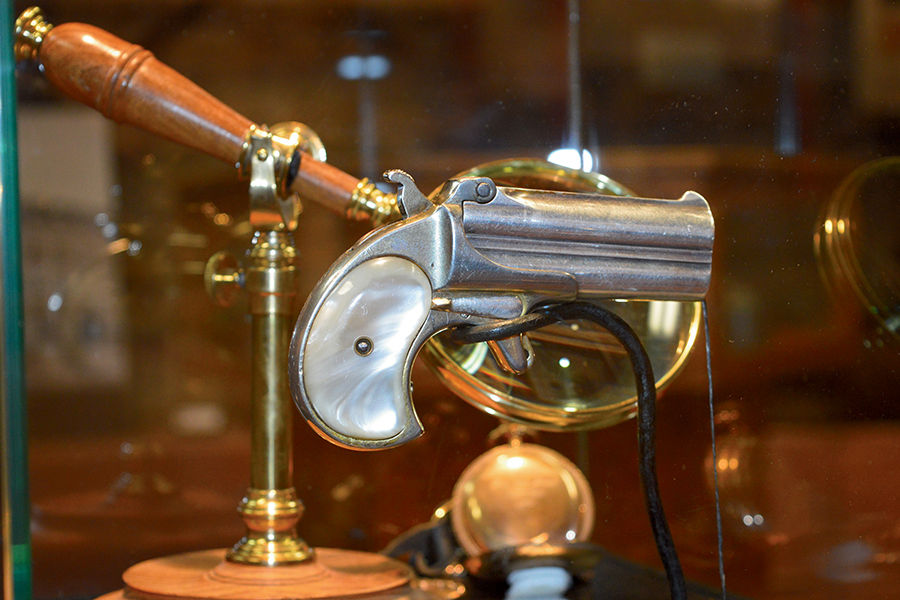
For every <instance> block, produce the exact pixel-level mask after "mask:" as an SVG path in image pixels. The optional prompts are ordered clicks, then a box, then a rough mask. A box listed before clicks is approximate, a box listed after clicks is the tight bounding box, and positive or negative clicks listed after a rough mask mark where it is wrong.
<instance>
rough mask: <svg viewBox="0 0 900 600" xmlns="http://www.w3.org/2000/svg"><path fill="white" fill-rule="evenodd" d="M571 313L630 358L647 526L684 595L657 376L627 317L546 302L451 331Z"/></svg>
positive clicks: (507, 326) (485, 329)
mask: <svg viewBox="0 0 900 600" xmlns="http://www.w3.org/2000/svg"><path fill="white" fill-rule="evenodd" d="M572 319H585V320H589V321H593V322H594V323H597V324H599V325H600V326H602V327H603V328H604V329H606V330H607V331H609V332H610V333H611V334H612V335H613V336H615V338H616V339H618V340H619V342H620V343H621V344H622V346H623V347H624V348H625V350H626V352H627V353H628V357H629V358H630V359H631V369H632V371H633V372H634V380H635V384H636V387H637V404H638V419H637V421H638V454H639V470H640V476H641V484H642V486H643V489H644V500H645V503H646V506H647V514H648V516H649V518H650V528H651V529H652V530H653V538H654V540H655V541H656V549H657V551H658V552H659V557H660V560H661V561H662V563H663V568H664V569H665V572H666V577H667V579H668V582H669V592H670V596H671V598H672V600H685V599H686V598H687V586H686V585H685V581H684V573H683V571H682V569H681V562H680V561H679V559H678V554H677V552H676V551H675V544H674V542H673V541H672V533H671V531H670V530H669V525H668V523H667V522H666V515H665V512H664V511H663V506H662V500H661V499H660V496H659V485H658V483H657V478H656V380H655V378H654V376H653V367H652V365H651V364H650V358H649V357H648V356H647V351H646V350H645V349H644V346H643V345H642V344H641V341H640V339H639V338H638V336H637V334H636V333H634V330H632V329H631V327H630V326H629V325H628V323H626V322H625V321H624V320H623V319H622V318H621V317H619V316H618V315H616V314H614V313H612V312H610V311H608V310H606V309H604V308H601V307H599V306H596V305H594V304H588V303H586V302H572V303H568V304H557V305H552V306H545V307H542V308H539V309H537V310H536V311H535V312H533V313H529V314H527V315H525V316H523V317H520V318H518V319H512V320H509V321H502V322H500V323H497V324H493V323H492V324H487V325H476V326H472V327H460V328H457V329H456V330H454V332H453V337H454V338H455V339H456V340H457V341H460V342H464V343H471V342H483V341H488V340H496V339H504V338H509V337H512V336H514V335H519V334H520V333H525V332H526V331H530V330H532V329H537V328H539V327H543V326H545V325H549V324H551V323H555V322H557V321H566V320H572Z"/></svg>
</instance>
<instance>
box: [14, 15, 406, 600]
mask: <svg viewBox="0 0 900 600" xmlns="http://www.w3.org/2000/svg"><path fill="white" fill-rule="evenodd" d="M16 34H17V43H16V49H15V52H16V56H17V58H20V59H37V60H39V61H40V62H41V64H42V66H43V68H44V71H45V73H46V75H47V77H48V78H49V79H50V80H51V81H52V82H53V83H54V84H55V85H57V86H58V87H60V88H61V89H63V90H64V91H66V92H67V93H69V94H70V95H72V96H73V97H75V98H76V99H78V100H80V101H82V102H84V103H86V104H88V105H89V106H92V107H94V108H96V109H98V110H100V111H101V112H102V113H103V114H105V115H106V116H108V117H110V118H113V119H115V120H117V121H120V122H129V123H132V124H136V125H138V126H142V127H144V128H145V129H149V130H150V131H153V132H155V133H159V134H161V135H163V136H165V137H168V138H170V139H173V140H175V141H178V142H181V143H184V144H186V145H189V146H192V147H195V148H199V149H201V150H203V151H205V152H208V153H210V154H212V155H213V156H217V157H219V158H223V159H226V160H228V161H229V162H232V163H233V164H237V165H238V166H239V167H240V168H241V170H242V172H243V173H244V174H245V175H248V176H249V178H250V222H251V226H252V227H253V230H254V234H253V237H252V241H251V243H250V248H249V250H248V252H247V254H246V260H245V264H244V265H243V266H242V267H238V266H237V265H236V264H235V265H233V266H232V265H229V264H228V262H229V261H227V260H226V259H225V258H224V257H223V255H221V254H217V255H216V256H214V257H213V258H212V259H211V260H210V262H209V264H208V267H207V271H206V283H207V289H208V290H209V291H210V293H211V294H212V295H213V297H214V298H215V299H216V300H218V301H219V302H221V303H224V302H227V300H228V299H229V298H230V297H233V296H234V295H235V290H236V288H240V287H243V288H244V289H245V290H246V293H247V294H248V299H249V311H250V314H251V319H252V383H251V396H252V397H251V430H252V433H251V473H250V487H249V489H248V490H247V493H246V495H245V497H244V499H243V500H242V502H241V504H240V507H239V509H238V510H239V512H240V514H241V516H242V518H243V520H244V523H245V525H246V527H247V532H246V534H245V536H244V537H243V538H242V539H241V540H240V541H239V542H238V543H237V544H235V546H234V547H233V548H231V549H228V550H221V549H220V550H208V551H201V552H192V553H187V554H181V555H177V556H172V557H164V558H158V559H153V560H149V561H146V562H142V563H140V564H137V565H135V566H133V567H131V568H130V569H128V570H127V571H126V572H125V574H124V575H123V580H124V582H125V585H126V587H125V588H124V589H123V590H119V591H117V592H114V593H112V594H108V595H106V596H103V598H132V599H133V598H142V599H151V598H152V599H154V600H159V598H162V597H165V598H183V599H185V600H187V599H198V598H203V599H226V598H228V599H244V600H269V599H271V600H274V599H276V598H304V599H306V598H332V597H342V598H343V597H348V596H357V595H366V597H369V598H371V597H378V598H396V597H398V596H397V594H398V593H400V594H402V595H404V596H406V597H408V596H409V587H408V586H405V585H404V584H407V583H408V582H409V580H410V570H409V569H408V568H407V567H406V566H405V565H403V564H402V563H399V562H397V561H394V560H392V559H389V558H387V557H384V556H382V555H380V554H371V553H365V552H355V551H347V550H337V549H328V548H320V549H312V548H310V547H309V545H308V544H307V543H306V542H305V541H304V540H303V539H302V538H300V537H299V536H298V535H297V531H296V525H297V522H298V521H299V520H300V517H301V515H302V512H303V503H302V502H301V501H300V500H299V499H298V498H297V494H296V492H295V490H294V488H293V484H292V480H293V466H292V456H291V455H292V450H293V444H292V436H291V422H292V414H293V409H292V406H291V399H290V392H289V389H288V383H287V373H288V370H287V356H288V344H289V337H290V325H291V324H290V319H291V318H292V304H293V300H294V297H295V295H296V292H295V288H296V265H295V264H294V259H295V255H296V250H295V248H294V242H293V237H292V233H293V231H294V229H295V228H296V226H297V216H298V214H299V209H300V205H299V198H298V197H297V193H298V192H299V193H301V194H304V195H309V196H311V197H312V198H313V199H316V200H318V201H320V202H323V203H325V204H326V205H329V202H330V205H331V206H332V208H335V209H337V210H339V211H341V212H344V213H345V214H346V215H347V216H349V217H352V218H361V217H363V216H365V215H367V214H368V215H371V216H372V217H373V220H374V221H376V222H378V221H384V220H385V219H387V218H388V217H390V215H391V214H392V211H394V210H395V209H393V208H392V206H393V205H392V202H391V198H389V197H387V196H385V195H383V194H382V193H381V192H379V191H378V190H377V189H375V188H374V186H372V185H371V184H369V183H368V182H367V181H366V180H363V181H358V180H356V179H355V178H353V177H352V176H350V175H347V174H345V173H343V172H341V171H339V170H338V169H335V168H334V167H330V166H328V165H326V164H325V163H323V162H320V161H321V160H324V149H323V148H322V146H321V142H319V140H318V137H317V136H316V135H315V133H313V132H312V131H311V130H309V129H308V128H306V127H305V126H303V125H301V124H299V123H289V124H285V125H284V126H281V127H279V126H276V127H274V128H273V131H272V132H269V131H268V130H267V129H266V128H265V127H258V126H255V125H253V124H252V123H251V122H250V121H248V120H247V119H245V118H244V117H242V116H240V115H238V114H237V113H235V112H234V111H232V110H231V109H229V108H228V107H226V106H224V105H222V104H221V103H219V102H218V101H217V100H215V99H214V98H212V97H211V96H210V95H209V94H207V93H206V92H204V91H203V90H201V89H200V88H198V87H197V86H196V85H194V84H193V83H191V82H190V81H188V80H186V79H184V78H183V77H182V76H180V75H179V74H177V73H175V72H174V71H172V70H171V69H169V68H168V67H166V66H165V65H163V64H162V63H159V62H158V61H156V59H155V58H154V57H153V55H152V54H150V53H149V52H148V51H146V50H144V49H142V48H140V47H139V46H134V45H131V44H128V43H127V42H124V41H122V40H120V39H118V38H116V37H114V36H112V35H111V34H109V33H106V32H104V31H102V30H100V29H97V28H94V27H90V26H88V25H81V24H65V25H61V26H60V27H58V28H54V27H53V26H52V25H50V24H48V23H47V22H46V21H44V19H43V16H42V14H41V11H40V10H39V9H37V8H30V9H28V10H26V11H25V12H24V13H23V14H22V15H21V16H20V17H19V19H18V20H17V22H16ZM294 157H296V158H297V159H300V158H302V159H304V160H303V163H304V164H303V166H302V167H299V166H293V165H292V164H291V159H292V158H294ZM289 179H291V180H292V181H290V182H289ZM290 184H293V186H291V185H290ZM386 590H393V591H391V592H388V594H387V595H382V594H379V595H377V596H371V594H376V593H380V592H385V591H386Z"/></svg>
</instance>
